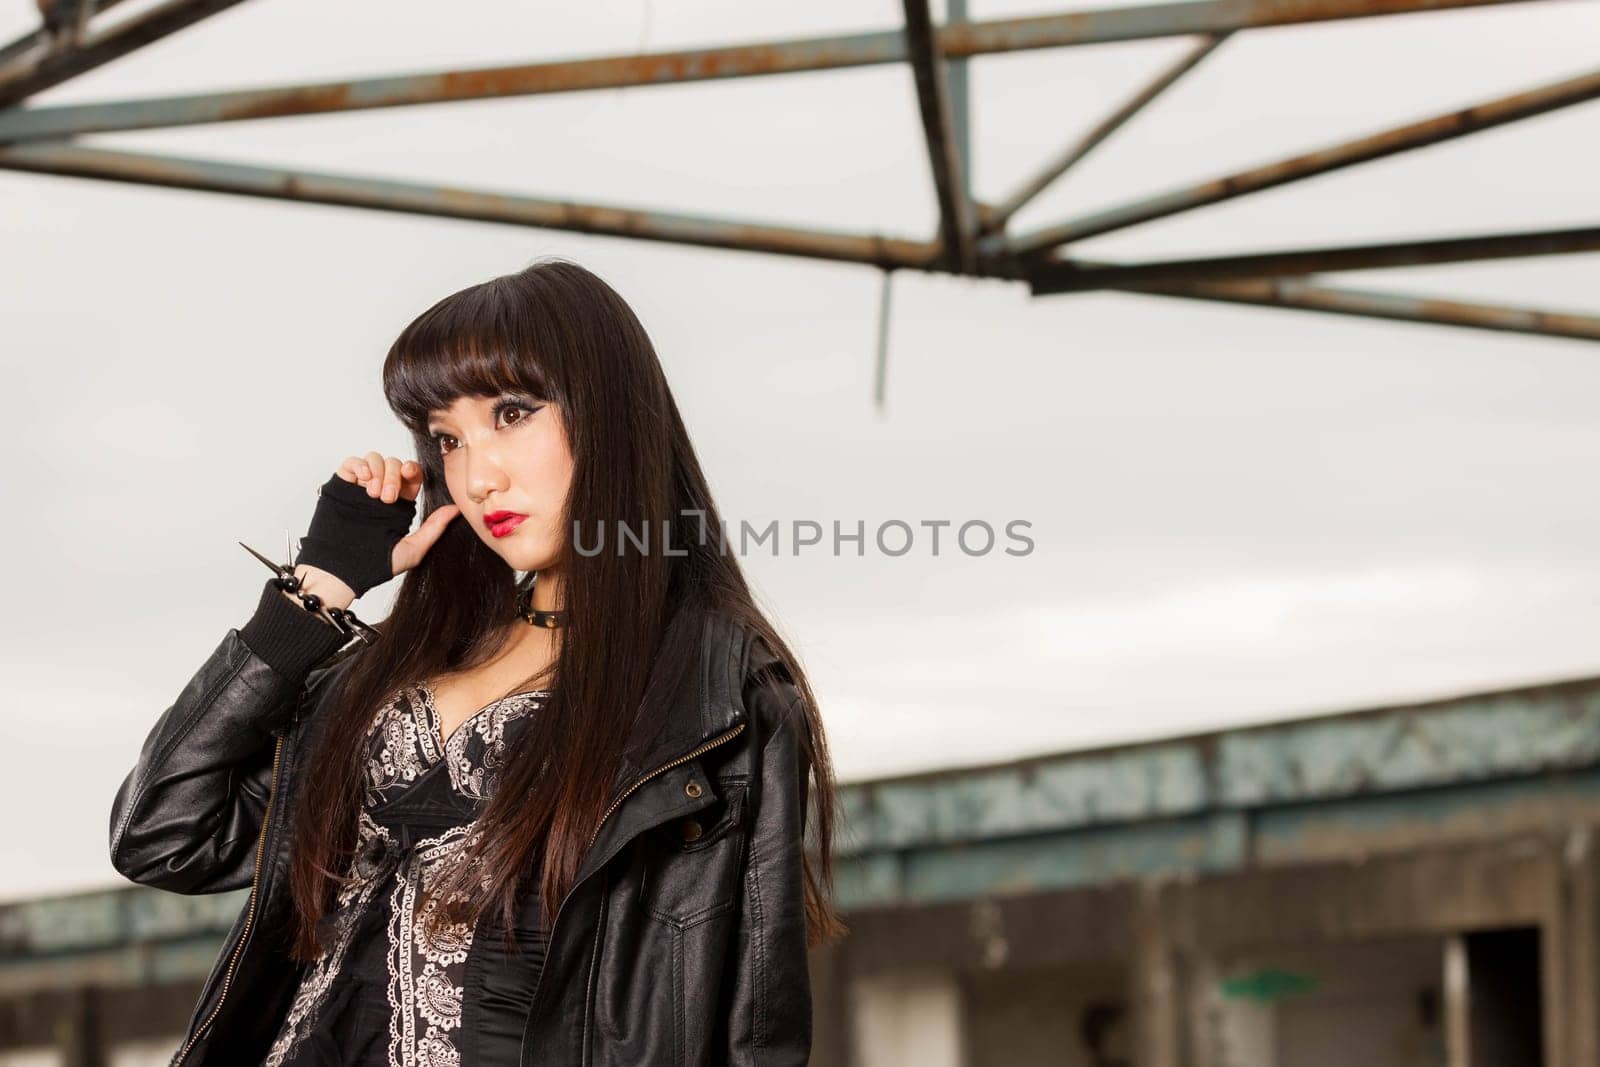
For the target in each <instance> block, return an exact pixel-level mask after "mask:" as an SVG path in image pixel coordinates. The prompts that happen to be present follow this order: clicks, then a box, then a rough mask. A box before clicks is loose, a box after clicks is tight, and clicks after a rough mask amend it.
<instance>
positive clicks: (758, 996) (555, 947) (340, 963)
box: [111, 260, 843, 1067]
mask: <svg viewBox="0 0 1600 1067" xmlns="http://www.w3.org/2000/svg"><path fill="white" fill-rule="evenodd" d="M383 387H384V393H385V397H386V399H387V400H388V403H389V406H390V408H391V409H392V410H393V411H394V412H395V414H396V415H397V416H398V417H399V419H400V420H401V422H402V423H403V424H404V425H405V426H406V428H407V429H408V430H409V431H410V432H411V435H412V438H413V440H414V442H415V445H416V455H417V457H418V459H417V460H415V461H412V460H404V461H402V460H401V459H399V458H398V457H393V456H383V455H380V454H379V453H376V452H371V453H367V454H365V455H362V456H351V457H349V458H347V459H345V460H344V461H343V463H341V464H340V466H339V467H338V469H337V471H336V472H335V474H334V476H333V477H332V478H330V479H329V481H328V482H327V484H326V485H324V486H323V487H322V489H321V490H320V491H319V498H318V503H317V507H316V510H315V513H314V514H313V517H312V520H311V524H310V528H309V530H308V532H307V535H306V537H305V538H304V539H303V540H302V542H301V545H300V549H299V554H298V556H297V557H296V559H295V560H294V561H293V566H292V569H291V568H290V567H289V566H284V565H278V564H274V563H273V562H272V561H270V560H267V559H266V558H265V557H260V554H259V553H256V554H257V555H258V557H260V558H262V559H263V562H266V563H267V565H268V566H269V567H271V568H272V569H273V570H275V571H276V572H277V574H276V575H275V576H274V577H273V578H272V579H269V580H268V582H267V584H266V587H265V588H264V589H263V590H262V592H261V597H260V600H259V603H258V605H257V608H256V611H255V614H254V615H253V616H252V617H251V619H250V620H249V621H248V622H247V623H246V624H245V625H244V626H243V627H241V628H239V629H237V630H230V631H229V632H228V634H227V635H226V636H225V637H224V638H223V640H222V643H221V644H220V645H219V646H218V647H217V648H216V650H215V651H214V652H213V653H212V654H211V657H210V658H209V659H208V660H207V661H206V662H205V663H204V664H203V665H202V666H201V668H200V670H199V671H198V672H197V673H196V674H195V676H194V678H193V679H192V680H191V681H190V683H189V684H188V686H186V687H185V689H184V690H183V692H182V693H181V694H180V695H179V697H178V699H177V701H176V702H175V703H174V704H173V706H172V707H171V708H169V709H168V710H167V711H166V713H165V714H164V715H163V716H162V717H161V719H160V721H158V722H157V723H156V725H155V727H154V728H153V730H152V731H151V733H150V735H149V738H148V739H147V741H146V743H145V745H144V747H143V749H142V751H141V753H140V756H139V759H138V763H137V765H136V766H135V767H134V768H133V770H132V772H130V774H129V775H128V777H127V779H126V780H125V781H124V783H123V784H122V787H121V789H120V790H119V791H118V793H117V796H116V800H115V803H114V806H113V809H112V822H111V856H112V862H113V863H114V864H115V866H116V868H117V870H118V871H120V872H121V873H122V874H123V875H125V876H126V877H128V878H130V879H132V880H133V881H135V882H140V883H143V884H146V885H153V886H159V887H161V888H164V889H168V890H171V891H174V892H178V893H215V892H221V891H224V890H230V889H236V888H242V887H244V886H246V885H248V886H250V889H251V892H250V896H249V900H248V902H247V903H246V905H245V907H244V909H243V910H242V911H241V913H240V915H239V918H238V920H237V921H236V922H235V924H234V928H233V930H232V931H231V933H230V935H229V937H228V939H227V941H226V943H225V944H224V948H223V951H222V953H221V954H220V955H219V957H218V959H217V963H216V965H215V967H214V968H213V971H212V974H211V976H210V978H209V979H208V981H207V982H206V985H205V987H204V990H203V992H202V994H201V997H200V1000H199V1003H198V1004H197V1005H196V1008H195V1012H194V1016H193V1018H192V1019H191V1021H190V1026H189V1031H188V1033H187V1035H186V1036H185V1039H184V1043H183V1045H182V1047H181V1048H180V1049H179V1051H178V1053H177V1055H176V1056H175V1057H174V1060H173V1063H174V1064H175V1065H178V1067H206V1065H211V1064H219V1065H222V1064H225V1065H228V1067H238V1065H262V1067H310V1065H330V1064H341V1065H351V1064H361V1065H366V1064H390V1065H396V1067H399V1065H412V1064H420V1065H438V1064H465V1065H468V1067H473V1065H518V1067H526V1065H534V1064H540V1065H543V1064H550V1065H555V1064H560V1065H563V1067H572V1065H577V1064H594V1065H613V1064H630V1065H637V1064H723V1063H727V1064H756V1063H761V1064H766V1065H774V1064H799V1063H804V1062H806V1060H807V1058H808V1055H809V1048H810V1041H811V1000H810V990H809V981H808V967H807V949H808V947H811V946H815V945H818V944H821V943H824V942H827V941H831V940H833V939H834V938H836V937H838V936H839V935H840V934H841V933H842V932H843V925H842V923H841V922H840V921H839V918H838V916H837V915H836V914H835V912H834V911H833V909H832V906H831V904H830V902H829V899H828V894H829V892H830V890H831V885H832V873H831V863H830V856H831V851H830V849H831V841H832V827H833V803H834V782H833V775H832V770H831V766H830V762H829V759H828V754H827V748H826V744H825V740H824V735H823V730H822V725H821V721H820V719H819V717H818V713H817V708H816V701H815V699H814V696H813V694H812V691H811V689H810V686H809V684H808V683H807V681H806V678H805V676H804V674H803V672H802V671H801V669H800V666H799V664H798V663H797V662H796V660H795V657H794V656H793V654H792V653H791V652H790V650H789V649H788V648H787V647H786V646H785V644H784V642H783V641H782V640H781V639H780V638H779V637H778V635H777V634H776V633H775V632H774V630H773V628H772V626H771V625H770V624H769V623H768V622H767V621H766V619H765V618H764V617H763V615H762V613H761V612H760V611H759V610H758V609H757V607H756V605H755V603H754V600H753V597H752V595H751V592H750V590H749V587H748V586H747V585H746V583H745V580H744V578H743V576H742V574H741V572H740V569H739V566H738V564H737V561H736V560H735V559H734V558H733V557H732V556H731V555H729V554H728V553H727V551H726V550H725V548H724V546H723V545H722V539H721V536H720V535H721V531H722V523H721V519H720V517H719V514H718V511H717V508H716V506H715V504H714V503H713V501H712V499H711V494H710V492H709V490H708V489H707V486H706V480H705V477H704V475H703V474H702V472H701V470H700V466H699V463H698V461H697V460H696V458H695V455H694V451H693V449H692V447H691V445H690V442H689V437H688V434H687V432H686V430H685V428H684V425H683V422H682V420H681V419H680V417H679V415H678V410H677V407H676V405H675V403H674V402H673V399H672V396H671V393H670V391H669V389H668V387H667V383H666V379H665V377H664V375H663V373H662V369H661V366H660V364H659V362H658V361H657V358H656V355H655V352H654V349H653V347H652V345H651V343H650V340H649V338H648V337H647V336H646V334H645V332H644V329H643V327H642V326H641V325H640V323H639V321H638V319H637V318H636V317H635V316H634V314H633V312H632V310H631V309H630V308H629V307H628V305H627V304H626V303H625V302H624V301H623V300H622V298H621V297H620V296H619V295H617V293H616V292H615V291H613V290H612V289H611V288H610V287H609V286H608V285H606V284H605V283H604V282H603V281H601V280H600V279H599V278H597V277H596V276H595V275H593V274H592V273H590V272H588V271H586V270H584V269H582V268H581V267H578V266H576V265H574V264H571V263H568V262H564V261H560V260H548V261H544V262H540V263H536V264H534V265H533V266H531V267H529V268H527V269H526V270H523V271H521V272H519V273H516V274H511V275H506V276H504V277H500V278H495V279H493V280H491V281H488V282H485V283H483V284H480V285H475V286H472V287H470V288H467V289H464V290H462V291H461V292H458V293H455V294H454V295H452V296H449V297H446V298H445V299H444V300H441V301H440V302H439V303H438V304H436V305H434V306H433V307H432V308H430V309H429V310H428V311H426V312H424V313H423V314H422V315H421V316H419V317H418V318H417V319H416V320H415V321H414V322H413V323H411V325H410V326H408V327H407V328H406V329H405V331H404V332H402V333H401V335H400V337H399V338H398V339H397V340H396V341H395V343H394V345H393V347H392V348H391V349H390V351H389V354H388V358H387V360H386V361H385V363H384V367H383ZM419 495H420V498H421V501H422V514H423V519H422V522H421V523H420V525H419V526H418V527H417V529H416V530H415V531H411V532H408V531H410V528H411V522H412V519H413V518H414V515H415V511H416V500H417V499H418V497H419ZM246 547H247V548H248V547H249V546H246ZM251 551H252V552H254V551H255V550H254V549H251ZM401 573H404V574H405V578H404V580H403V581H402V582H401V585H400V587H399V590H398V594H397V597H396V600H395V603H394V607H393V610H392V611H391V613H390V615H389V617H388V618H387V619H385V620H383V621H382V622H381V623H379V624H376V625H373V626H367V625H366V624H365V623H362V622H361V621H360V620H359V619H358V618H356V617H355V615H354V614H353V613H350V612H349V605H350V604H351V603H352V602H353V601H354V600H355V599H356V598H358V597H359V596H361V595H362V594H364V593H365V592H366V591H367V590H368V589H370V588H372V587H374V586H376V585H378V584H381V583H382V582H384V581H386V580H388V579H389V578H391V577H393V576H395V575H398V574H401ZM521 576H525V577H521ZM347 637H348V638H349V639H348V640H347ZM813 779H814V783H813V781H812V780H813ZM813 802H814V804H815V809H816V810H815V813H814V815H813V816H812V817H810V818H808V809H809V808H810V807H811V805H812V803H813ZM808 829H809V830H811V831H812V834H813V838H814V848H813V847H808V846H807V845H806V843H805V835H806V831H807V830H808Z"/></svg>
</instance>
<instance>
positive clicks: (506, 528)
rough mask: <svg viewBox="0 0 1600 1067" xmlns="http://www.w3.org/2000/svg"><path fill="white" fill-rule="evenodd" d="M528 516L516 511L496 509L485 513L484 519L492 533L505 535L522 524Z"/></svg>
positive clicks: (498, 535)
mask: <svg viewBox="0 0 1600 1067" xmlns="http://www.w3.org/2000/svg"><path fill="white" fill-rule="evenodd" d="M527 517H528V516H526V515H518V514H517V513H516V512H514V511H495V512H491V513H489V514H488V515H485V516H484V517H483V521H484V522H485V523H487V524H488V526H489V532H490V533H492V534H494V535H495V536H496V537H505V536H506V535H507V534H509V533H510V532H511V531H513V530H515V529H516V528H517V527H518V526H521V525H522V522H523V520H524V519H526V518H527Z"/></svg>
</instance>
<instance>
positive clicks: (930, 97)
mask: <svg viewBox="0 0 1600 1067" xmlns="http://www.w3.org/2000/svg"><path fill="white" fill-rule="evenodd" d="M905 12H906V50H907V52H908V53H909V55H910V57H911V71H912V75H913V76H914V78H915V79H916V83H917V104H918V109H919V111H920V112H921V114H922V134H923V139H924V140H925V141H926V142H927V146H928V165H929V167H930V169H931V170H932V172H933V190H934V195H935V197H936V198H937V199H938V202H939V232H940V235H941V238H942V240H943V243H944V247H945V254H946V256H947V257H948V258H949V261H950V263H951V264H952V265H953V266H955V267H956V268H958V269H959V270H961V271H962V272H963V273H966V272H970V271H973V270H975V269H976V267H977V256H976V255H975V251H974V246H973V241H974V239H975V237H976V235H977V225H976V222H975V220H974V217H973V210H972V200H971V198H970V197H968V196H967V194H966V188H967V183H966V178H965V176H964V175H963V174H962V171H961V157H960V155H959V154H958V153H957V149H956V143H955V142H956V138H955V128H954V126H953V124H952V121H951V118H950V95H949V86H947V85H946V84H945V79H944V59H943V57H941V56H940V55H939V49H938V45H937V43H936V39H935V36H934V29H933V16H932V14H931V13H930V12H929V10H928V0H905Z"/></svg>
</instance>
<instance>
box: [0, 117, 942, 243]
mask: <svg viewBox="0 0 1600 1067" xmlns="http://www.w3.org/2000/svg"><path fill="white" fill-rule="evenodd" d="M0 169H5V170H17V171H29V172H32V173H36V174H61V175H68V176H71V177H79V178H99V179H103V180H107V181H118V182H131V183H134V184H139V185H161V186H168V187H171V188H178V189H199V190H205V191H209V192H218V193H234V194H238V195H242V196H257V197H265V198H268V199H273V200H296V201H303V202H307V203H317V204H339V205H342V206H344V207H359V208H369V209H374V210H378V211H398V212H405V213H408V214H413V215H434V216H440V217H445V218H458V219H476V220H479V221H482V222H502V223H509V224H511V225H516V226H532V227H538V228H542V229H552V230H567V231H571V232H574V233H592V234H601V235H606V236H612V237H635V238H640V239H642V240H647V241H669V242H673V243H677V244H686V245H697V246H700V247H704V248H731V249H740V250H744V251H751V252H773V253H779V254H783V255H791V256H804V257H809V258H815V259H828V260H838V261H844V262H850V263H866V264H871V265H873V266H879V267H909V268H913V269H917V270H930V271H936V270H940V269H941V268H940V266H939V264H938V262H937V260H938V256H939V252H940V248H939V246H938V245H937V244H935V243H932V242H927V241H913V240H903V239H900V238H893V237H880V236H876V235H872V234H852V233H838V232H830V231H825V230H801V229H791V228H788V227H782V226H769V225H765V224H761V223H752V222H738V221H730V220H726V219H715V218H705V217H701V216H695V215H680V214H670V213H666V212H660V211H647V210H642V209H637V208H625V207H616V206H609V205H601V204H580V203H572V202H570V201H564V200H545V199H536V198H534V197H526V196H514V195H510V194H505V193H494V192H485V191H481V190H474V189H460V188H453V187H449V186H436V185H421V184H413V183H408V182H394V181H380V180H376V179H372V178H361V177H352V176H348V175H338V174H326V173H318V172H315V171H302V170H282V169H278V168H269V167H256V166H247V165H244V164H238V163H223V162H217V161H213V160H205V159H191V158H185V157H179V156H164V155H153V154H148V153H142V152H124V151H112V150H108V149H100V148H86V147H83V146H81V145H74V144H65V143H57V142H45V143H38V144H25V145H12V146H10V147H0Z"/></svg>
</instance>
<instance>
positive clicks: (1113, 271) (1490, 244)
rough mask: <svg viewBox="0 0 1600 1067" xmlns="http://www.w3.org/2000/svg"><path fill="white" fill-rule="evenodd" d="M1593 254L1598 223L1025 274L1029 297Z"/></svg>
mask: <svg viewBox="0 0 1600 1067" xmlns="http://www.w3.org/2000/svg"><path fill="white" fill-rule="evenodd" d="M1597 250H1600V226H1580V227H1575V228H1570V229H1561V230H1538V231H1535V232H1531V233H1499V234H1483V235H1478V236H1473V237H1449V238H1442V239H1439V240H1432V241H1403V242H1398V243H1382V244H1365V245H1343V246H1336V247H1330V248H1302V249H1295V250H1291V251H1285V252H1259V253H1254V254H1251V255H1242V256H1208V257H1204V258H1197V259H1171V260H1163V261H1160V262H1154V263H1126V264H1114V265H1099V266H1087V265H1083V264H1079V263H1074V262H1053V263H1050V264H1048V265H1044V266H1040V267H1038V268H1037V269H1033V270H1030V271H1029V273H1028V284H1029V286H1030V288H1032V290H1033V292H1034V295H1036V296H1038V295H1043V294H1046V293H1066V292H1075V291H1079V290H1085V289H1127V288H1137V287H1139V286H1142V285H1162V284H1172V283H1182V282H1191V281H1209V280H1212V279H1216V278H1271V277H1281V276H1284V275H1294V274H1312V273H1317V272H1321V271H1338V270H1365V269H1369V268H1378V267H1416V266H1424V265H1427V264H1434V263H1462V262H1467V261H1471V260H1481V259H1511V258H1516V257H1518V256H1553V255H1563V254H1566V253H1570V252H1593V251H1597Z"/></svg>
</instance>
